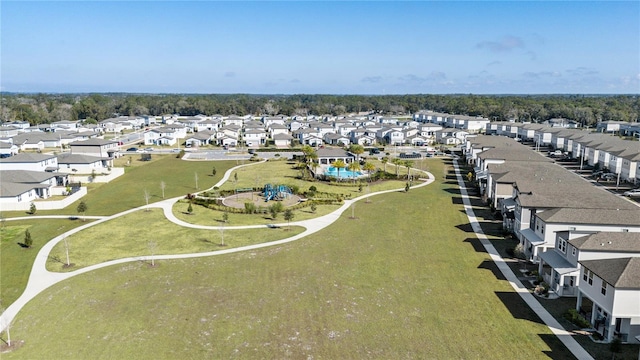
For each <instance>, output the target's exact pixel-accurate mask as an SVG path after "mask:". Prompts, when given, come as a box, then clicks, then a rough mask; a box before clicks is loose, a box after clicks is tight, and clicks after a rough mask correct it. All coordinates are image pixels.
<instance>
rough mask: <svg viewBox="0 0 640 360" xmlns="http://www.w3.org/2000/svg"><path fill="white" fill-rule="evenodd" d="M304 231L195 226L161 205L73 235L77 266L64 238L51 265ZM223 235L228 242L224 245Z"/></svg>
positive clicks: (59, 267) (217, 246) (208, 247)
mask: <svg viewBox="0 0 640 360" xmlns="http://www.w3.org/2000/svg"><path fill="white" fill-rule="evenodd" d="M140 224H144V226H140ZM150 229H152V230H151V231H150ZM302 231H304V228H302V227H299V226H292V227H290V228H289V227H281V228H278V229H269V228H263V229H241V230H232V229H225V230H224V231H222V232H221V231H220V230H200V229H191V228H186V227H182V226H179V225H176V224H173V223H170V222H169V221H167V219H166V218H165V216H164V214H163V213H162V210H161V209H152V210H151V211H144V210H140V211H136V212H134V213H132V214H129V215H127V216H123V217H119V218H117V219H114V220H111V221H108V222H105V223H102V224H98V225H96V226H92V227H90V228H88V229H86V230H83V231H81V232H78V233H76V234H74V235H71V236H69V237H68V238H67V245H68V247H69V262H71V263H73V264H74V266H73V267H68V268H67V267H64V266H63V265H65V264H66V251H65V245H64V242H60V243H58V244H57V245H56V246H55V247H54V248H53V250H51V254H50V256H49V260H48V262H47V269H48V270H49V271H62V272H64V271H73V270H77V269H79V268H82V267H85V266H89V265H94V264H99V263H102V262H105V261H109V260H114V259H121V258H126V257H132V256H146V255H151V251H153V253H154V254H155V255H163V254H187V253H198V252H208V251H215V250H222V249H229V248H234V247H239V246H244V245H251V244H259V243H263V242H268V241H274V240H279V239H283V238H286V237H290V236H293V235H296V234H299V233H300V232H302ZM223 236H224V246H221V244H222V237H223ZM150 244H152V245H150ZM153 244H155V245H153Z"/></svg>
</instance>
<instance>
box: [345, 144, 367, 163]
mask: <svg viewBox="0 0 640 360" xmlns="http://www.w3.org/2000/svg"><path fill="white" fill-rule="evenodd" d="M349 152H350V153H352V154H354V155H355V156H356V159H357V161H360V155H361V154H362V153H363V152H364V146H362V145H359V144H351V145H349Z"/></svg>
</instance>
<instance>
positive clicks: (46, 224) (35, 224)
mask: <svg viewBox="0 0 640 360" xmlns="http://www.w3.org/2000/svg"><path fill="white" fill-rule="evenodd" d="M88 222H89V221H87V222H85V223H83V222H81V221H80V220H68V219H37V220H36V219H34V220H19V221H5V222H3V223H2V226H1V227H0V305H1V306H3V307H5V308H6V307H7V306H9V305H10V304H11V303H12V302H14V301H15V300H16V299H17V298H18V297H19V296H20V294H22V292H23V291H24V288H25V287H26V286H27V280H29V274H30V273H31V266H32V265H33V260H34V259H35V258H36V255H37V254H38V251H40V248H41V247H42V246H43V245H44V244H46V243H47V241H49V240H50V239H52V238H54V237H56V236H58V235H60V234H62V233H64V232H66V231H69V230H71V229H73V228H75V227H78V226H81V225H85V224H87V223H88ZM27 229H28V230H29V232H30V233H31V238H32V239H33V245H32V246H31V248H30V249H27V248H24V247H23V246H21V245H20V244H21V243H23V242H24V234H25V231H26V230H27Z"/></svg>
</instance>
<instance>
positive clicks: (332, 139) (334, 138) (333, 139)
mask: <svg viewBox="0 0 640 360" xmlns="http://www.w3.org/2000/svg"><path fill="white" fill-rule="evenodd" d="M322 139H323V140H324V142H325V143H326V144H329V145H335V146H349V145H350V144H351V141H350V140H349V138H348V137H347V136H343V135H340V134H337V133H327V134H324V136H323V138H322Z"/></svg>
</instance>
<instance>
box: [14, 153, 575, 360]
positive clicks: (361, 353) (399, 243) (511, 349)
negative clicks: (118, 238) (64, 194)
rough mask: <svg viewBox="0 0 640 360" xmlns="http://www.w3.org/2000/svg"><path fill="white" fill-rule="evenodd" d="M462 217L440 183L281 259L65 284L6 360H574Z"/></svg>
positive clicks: (28, 310)
mask: <svg viewBox="0 0 640 360" xmlns="http://www.w3.org/2000/svg"><path fill="white" fill-rule="evenodd" d="M429 166H430V167H431V169H432V171H433V172H434V174H436V175H437V177H438V179H442V178H443V176H444V175H445V174H446V172H447V170H446V168H445V167H443V166H442V164H441V163H440V162H432V163H431V164H430V165H429ZM460 204H461V201H460V199H459V198H458V197H457V195H456V190H455V185H453V184H450V183H442V182H441V181H439V182H436V183H434V184H432V185H430V186H428V187H424V188H421V189H414V190H411V191H410V192H409V193H391V194H385V195H381V196H377V197H375V198H374V199H373V201H372V203H370V204H364V203H363V202H362V203H359V204H358V207H357V209H358V210H357V212H356V215H357V219H350V218H349V217H350V215H351V214H350V212H349V211H347V212H346V213H345V214H343V216H342V217H341V219H339V220H338V221H337V223H335V224H334V225H332V226H330V227H329V228H327V229H325V230H322V231H320V232H318V233H316V234H313V235H312V236H310V237H308V238H306V239H303V240H301V241H297V242H294V243H290V244H286V245H283V246H277V247H271V248H265V249H260V250H255V251H250V252H245V253H238V254H231V255H225V256H216V257H209V258H200V259H188V260H175V261H161V262H159V263H158V266H157V267H153V268H152V267H149V266H148V265H147V264H144V263H130V264H125V265H119V266H113V267H109V268H105V269H101V270H98V271H95V272H91V273H88V274H84V275H80V276H78V277H74V278H72V279H70V280H68V281H65V282H62V283H60V284H57V285H55V286H53V287H52V288H50V289H48V290H46V291H45V292H44V293H43V294H41V295H40V296H38V297H37V298H36V299H34V300H33V301H31V302H30V303H28V304H27V306H26V307H25V308H24V309H23V311H22V312H21V313H20V314H19V316H18V317H17V318H16V320H15V322H14V325H13V327H12V338H13V339H14V340H16V339H22V340H25V344H24V345H23V346H22V347H21V348H20V349H18V350H16V351H15V352H12V353H8V354H3V359H50V358H52V357H55V358H71V359H87V358H92V359H93V358H114V359H120V358H136V359H163V358H164V359H173V358H178V357H179V358H208V359H217V358H231V357H235V358H268V359H274V358H296V359H297V358H311V357H312V358H324V359H338V358H340V359H345V358H349V359H353V358H382V359H396V358H412V359H415V358H431V359H451V358H461V359H468V358H474V359H484V358H490V359H514V358H524V357H526V358H527V359H547V358H549V357H551V358H554V359H563V358H566V359H570V358H572V356H571V355H570V354H569V353H568V351H567V350H566V349H565V348H564V347H563V346H562V345H561V344H560V343H559V341H558V340H557V339H556V338H555V337H554V336H553V335H552V334H551V332H550V331H549V330H548V329H547V328H546V326H544V325H543V324H541V323H540V321H539V319H538V318H537V317H536V316H535V315H534V314H533V313H532V311H531V310H530V309H529V308H528V307H526V305H525V304H524V303H523V302H522V301H521V300H520V298H519V296H518V295H517V294H515V293H514V292H513V291H512V288H511V287H510V286H509V284H508V283H506V282H505V281H504V280H500V279H499V278H497V277H496V275H495V273H494V271H496V270H495V267H494V266H493V263H492V262H490V259H489V257H488V256H487V255H486V254H485V253H484V252H482V251H476V249H478V250H480V248H479V246H478V242H477V241H476V240H475V238H474V237H473V233H471V232H469V229H468V223H467V219H466V216H465V214H464V212H463V209H462V206H461V205H460Z"/></svg>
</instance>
